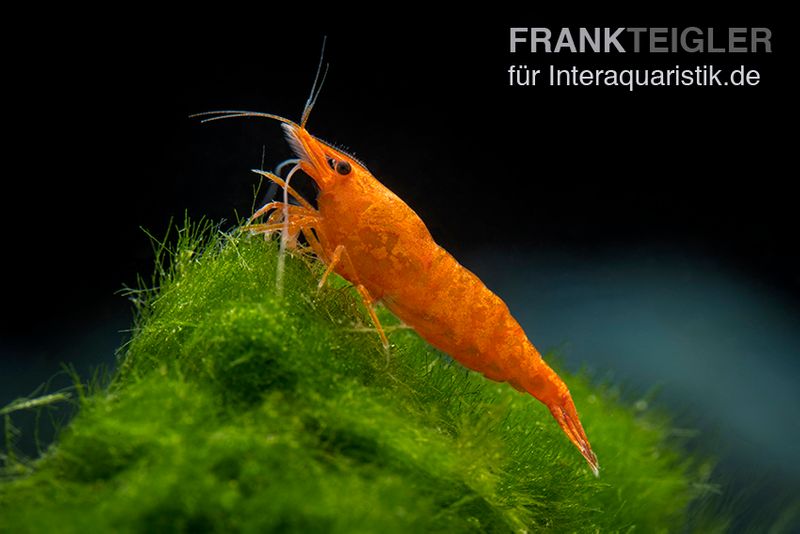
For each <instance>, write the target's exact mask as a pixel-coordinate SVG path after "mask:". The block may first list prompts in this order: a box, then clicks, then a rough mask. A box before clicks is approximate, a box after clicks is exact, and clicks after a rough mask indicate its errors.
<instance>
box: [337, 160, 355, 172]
mask: <svg viewBox="0 0 800 534" xmlns="http://www.w3.org/2000/svg"><path fill="white" fill-rule="evenodd" d="M351 170H353V169H352V168H351V167H350V164H349V163H347V162H346V161H339V162H337V163H336V172H338V173H339V174H341V175H345V174H350V171H351Z"/></svg>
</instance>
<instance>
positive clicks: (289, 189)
mask: <svg viewBox="0 0 800 534" xmlns="http://www.w3.org/2000/svg"><path fill="white" fill-rule="evenodd" d="M253 172H254V173H256V174H260V175H261V176H263V177H264V178H267V179H269V180H271V181H273V182H275V183H276V184H278V185H279V186H281V187H282V188H283V189H285V190H286V192H287V193H289V194H290V195H292V197H294V198H295V200H297V201H298V202H299V203H300V205H302V206H303V207H304V208H306V209H307V210H310V211H316V210H315V209H314V206H312V205H311V203H310V202H309V201H308V200H306V199H304V198H303V197H302V196H300V193H298V192H297V191H295V190H294V188H292V186H290V185H288V184H287V183H286V182H285V181H284V180H283V178H281V177H279V176H278V175H276V174H273V173H271V172H267V171H259V170H253ZM262 209H263V208H262ZM259 211H260V210H259Z"/></svg>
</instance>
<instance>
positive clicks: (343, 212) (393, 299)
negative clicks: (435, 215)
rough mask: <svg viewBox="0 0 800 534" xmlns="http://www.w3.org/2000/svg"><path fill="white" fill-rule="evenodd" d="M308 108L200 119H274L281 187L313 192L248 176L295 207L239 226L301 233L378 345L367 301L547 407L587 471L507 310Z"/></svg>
mask: <svg viewBox="0 0 800 534" xmlns="http://www.w3.org/2000/svg"><path fill="white" fill-rule="evenodd" d="M311 105H313V100H311V99H309V103H307V105H306V110H305V111H304V113H303V120H302V122H301V123H300V124H297V123H295V122H293V121H291V120H288V119H285V118H283V117H279V116H277V115H271V114H266V113H255V112H238V111H233V112H231V111H229V112H210V113H208V114H206V119H205V120H216V119H221V118H230V117H243V116H247V117H266V118H269V119H274V120H277V121H279V122H281V123H282V126H283V129H284V131H285V134H286V138H287V140H288V142H289V144H290V145H291V148H292V149H293V151H294V153H295V155H296V157H297V163H296V165H295V168H294V169H292V171H291V172H290V173H289V176H288V177H287V181H288V178H289V177H290V176H291V174H293V173H294V171H295V170H302V171H303V172H305V173H306V174H307V175H309V176H310V177H311V178H312V179H313V180H314V182H316V185H317V186H318V188H319V195H318V197H317V208H314V207H313V206H312V205H311V203H309V202H307V201H306V200H304V199H302V197H300V195H298V194H297V192H296V191H295V190H293V189H292V188H291V186H289V185H288V184H287V183H286V182H285V181H284V180H282V179H281V178H280V177H278V176H277V175H275V174H272V173H269V172H264V171H257V172H259V173H260V174H263V175H264V176H265V177H267V178H269V179H271V180H273V181H274V182H276V183H277V184H278V185H280V186H281V187H284V191H285V193H286V194H289V195H291V196H293V197H295V198H296V199H297V201H298V202H299V205H294V204H292V205H289V204H288V203H286V202H272V203H270V204H267V205H266V206H264V208H262V209H261V210H259V211H258V212H256V214H255V216H261V215H265V214H266V215H268V217H267V219H266V222H263V223H259V224H251V225H249V226H248V227H247V229H249V230H251V231H253V232H272V231H276V230H280V229H283V230H284V239H287V238H288V239H290V240H292V241H293V240H295V239H297V236H298V235H299V234H300V233H302V234H303V235H304V236H305V237H306V240H307V241H308V243H309V245H310V247H311V248H312V249H313V250H314V252H315V253H316V255H317V256H319V258H320V259H321V260H322V261H323V262H324V263H325V264H326V265H327V269H326V271H325V274H324V275H323V277H322V280H321V281H320V285H321V284H323V283H324V282H325V279H326V278H327V276H328V275H329V274H330V273H331V272H335V273H337V274H339V275H341V276H342V277H344V278H345V279H347V280H348V281H349V282H351V283H352V284H353V285H354V286H355V288H356V289H357V290H358V293H359V294H360V295H361V298H362V299H363V301H364V304H365V306H366V309H367V310H368V312H369V315H370V318H371V319H372V321H373V323H374V325H375V328H376V330H377V332H378V334H379V335H380V337H381V340H382V341H383V343H384V346H388V341H387V338H386V335H385V333H384V330H383V328H382V327H381V325H380V322H379V321H378V318H377V316H376V315H375V311H374V309H373V307H374V305H375V303H377V302H382V303H383V304H384V305H385V306H386V307H388V308H389V309H390V310H391V311H392V312H393V313H394V314H395V315H397V316H398V317H399V318H400V319H401V320H402V321H403V322H405V323H406V324H407V325H408V326H410V327H412V328H414V330H416V331H417V333H418V334H419V335H420V336H422V337H423V338H424V339H425V340H426V341H428V342H429V343H430V344H431V345H433V346H434V347H436V348H438V349H439V350H441V351H443V352H445V353H447V354H449V355H450V356H451V357H452V358H454V359H455V360H457V361H458V362H460V363H461V364H462V365H464V366H465V367H467V368H469V369H472V370H474V371H477V372H480V373H482V374H483V375H485V376H486V377H487V378H489V379H491V380H496V381H498V382H508V383H509V384H510V385H511V386H512V387H514V388H515V389H517V390H519V391H522V392H527V393H529V394H530V395H533V396H534V397H535V398H536V399H538V400H539V401H541V402H542V403H543V404H545V405H546V406H547V407H548V408H549V410H550V413H551V414H552V415H553V417H554V418H555V420H556V422H557V423H558V425H559V426H560V427H561V429H562V430H563V431H564V433H565V434H566V435H567V437H568V438H569V440H570V441H571V442H572V443H573V444H574V445H575V447H577V449H578V450H579V451H580V453H581V454H582V455H583V457H584V458H585V459H586V461H587V462H588V463H589V466H590V467H591V469H592V471H593V472H594V474H595V475H597V474H598V469H599V467H598V463H597V456H596V455H595V454H594V452H592V447H591V445H590V444H589V439H588V438H587V437H586V433H585V432H584V430H583V426H582V425H581V422H580V419H579V418H578V411H577V409H576V408H575V404H574V403H573V401H572V397H571V395H570V393H569V389H568V388H567V386H566V384H565V383H564V381H563V380H561V378H560V377H559V376H558V375H557V374H556V373H555V371H553V370H552V369H551V368H550V367H549V366H548V365H547V363H546V362H545V361H544V360H543V359H542V357H541V355H540V354H539V352H538V351H537V350H536V348H535V347H534V346H533V344H532V343H531V342H530V341H529V340H528V337H527V336H526V335H525V332H524V331H523V329H522V327H521V326H520V325H519V323H518V322H517V321H516V320H515V319H514V317H512V315H511V313H510V312H509V310H508V306H506V304H505V303H504V302H503V300H502V299H500V297H498V296H497V295H495V294H494V293H492V291H490V290H489V289H488V288H487V287H486V286H485V285H484V284H483V282H481V280H480V279H479V278H478V277H477V276H476V275H475V274H473V273H472V272H470V271H469V270H468V269H466V268H465V267H463V266H462V265H460V264H459V263H458V262H457V261H456V260H455V258H453V256H451V255H450V254H449V253H448V252H447V251H446V250H444V249H443V248H442V247H440V246H439V245H437V244H436V242H435V241H434V240H433V237H431V234H430V232H429V231H428V229H427V227H426V226H425V223H423V222H422V220H421V219H420V218H419V216H418V215H417V214H416V213H415V212H414V210H412V209H411V208H410V207H409V206H408V205H406V203H405V202H403V200H401V199H400V198H399V197H398V196H397V195H395V194H394V193H393V192H392V191H390V190H389V189H388V188H386V187H385V186H384V185H382V184H381V183H380V182H379V181H378V180H377V179H376V178H375V177H374V176H373V175H372V174H371V173H370V172H369V170H367V168H366V167H365V166H364V165H363V164H362V163H360V162H359V161H358V160H356V159H355V158H353V157H352V156H350V155H348V154H346V153H344V152H342V151H341V150H338V149H336V148H333V147H332V146H331V145H329V144H328V143H325V142H323V141H321V140H319V139H317V138H315V137H314V136H313V135H311V134H310V133H309V132H308V130H307V129H306V127H305V122H306V119H307V118H308V113H309V111H310V107H311ZM284 198H286V197H284ZM278 212H280V213H282V214H283V215H276V213H278ZM251 220H252V218H251Z"/></svg>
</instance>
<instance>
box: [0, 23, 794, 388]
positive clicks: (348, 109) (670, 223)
mask: <svg viewBox="0 0 800 534" xmlns="http://www.w3.org/2000/svg"><path fill="white" fill-rule="evenodd" d="M385 9H386V11H385V12H381V13H374V14H372V13H369V12H365V13H363V14H362V16H361V17H359V18H355V17H353V16H351V15H344V14H340V13H320V15H321V16H320V17H319V18H318V20H316V21H314V22H310V21H308V20H307V19H306V17H305V16H297V15H294V16H293V17H289V16H287V15H285V14H282V13H280V14H279V13H261V12H259V13H257V12H244V11H243V12H238V13H232V12H231V13H223V12H215V13H201V14H192V15H186V16H185V17H184V16H182V17H167V16H165V15H164V14H163V13H156V12H147V13H123V12H120V13H100V14H98V13H92V14H88V13H87V14H81V13H69V14H64V17H65V19H64V20H58V15H57V14H53V15H52V17H49V18H48V20H47V21H46V22H45V23H39V24H35V25H33V26H32V27H31V28H30V31H28V32H26V38H25V39H23V40H20V41H19V42H18V43H17V46H15V47H14V48H13V49H11V54H10V56H9V59H8V62H7V65H6V71H7V76H6V82H5V83H6V85H7V88H8V89H10V95H11V97H10V98H9V99H8V101H7V106H8V110H7V114H8V117H10V120H9V125H8V130H7V131H9V132H10V133H11V136H10V137H12V138H13V141H12V142H11V143H10V145H8V147H9V148H10V152H9V162H10V163H9V164H8V165H7V166H6V168H5V172H4V181H3V187H4V189H5V193H4V194H3V198H4V202H3V204H4V207H3V210H2V212H3V221H2V222H3V228H4V229H5V232H6V239H5V242H4V253H3V262H2V263H3V269H4V273H3V274H4V276H3V281H4V299H3V305H2V309H3V315H2V323H1V324H0V328H1V330H0V335H2V339H3V354H2V358H3V361H2V364H3V367H2V368H1V369H0V373H3V374H4V375H5V380H4V381H3V383H4V384H12V383H13V387H12V386H11V385H9V386H6V387H7V389H6V391H4V392H3V395H1V396H0V401H2V403H5V402H6V401H7V400H10V398H13V397H14V396H16V395H21V394H25V393H28V392H30V390H31V389H32V388H33V387H35V386H36V385H37V384H38V383H40V382H42V381H44V380H46V379H47V378H48V377H49V376H50V375H51V374H52V373H53V372H54V371H55V370H57V369H58V364H59V363H60V362H61V361H80V362H83V363H86V364H87V365H88V364H89V363H94V362H99V361H111V359H112V356H113V354H111V352H112V351H109V350H107V346H111V347H113V346H115V345H117V344H118V342H119V341H121V340H122V339H123V338H124V336H125V334H124V333H123V334H119V333H118V332H117V330H118V329H119V328H124V327H125V325H127V324H128V323H129V319H130V311H129V309H130V307H129V305H128V303H127V302H126V301H125V299H124V298H122V297H121V296H119V295H115V292H116V291H118V290H119V289H120V288H121V287H122V286H123V285H135V284H136V276H137V274H144V275H149V273H150V271H151V268H152V261H153V254H152V249H151V244H150V241H149V239H148V238H147V237H146V235H145V234H144V232H143V231H142V229H141V228H142V227H144V228H146V229H148V230H149V231H150V232H151V233H153V234H154V235H156V236H162V235H163V234H164V232H165V231H166V228H167V225H168V221H169V220H170V218H174V219H176V220H179V221H180V220H183V218H184V214H187V213H188V215H189V216H190V217H191V218H192V219H199V218H200V217H206V218H209V219H211V220H215V221H219V220H223V219H224V220H225V221H227V222H224V223H223V224H222V227H223V228H230V227H232V226H233V224H234V221H235V219H236V214H237V213H238V214H239V215H247V214H248V212H249V211H250V210H251V207H252V205H253V202H254V199H253V196H254V193H253V188H254V186H255V185H256V184H257V183H258V177H257V176H256V175H254V174H252V173H251V172H250V169H252V168H256V167H259V166H261V164H262V150H264V149H265V150H266V158H265V167H266V168H270V167H272V166H274V164H275V163H277V162H279V161H281V160H283V159H285V158H286V157H289V156H290V155H291V154H290V153H289V151H288V149H287V147H286V146H285V142H284V141H283V139H282V135H281V131H280V128H279V127H278V126H277V124H275V123H271V122H269V121H259V120H232V121H220V122H216V123H211V124H205V125H202V124H200V123H199V122H198V121H197V120H192V119H189V118H188V115H190V114H191V113H196V112H201V111H207V110H217V109H252V110H257V111H265V112H271V113H276V114H279V115H283V116H286V117H289V118H293V119H298V118H299V115H300V113H301V111H302V108H303V104H304V102H305V100H306V98H307V96H308V92H309V90H310V88H311V83H312V81H313V78H314V71H315V69H316V65H317V61H318V58H319V52H320V45H321V42H322V37H323V35H327V36H328V48H327V51H326V59H327V61H328V62H330V71H329V74H328V77H327V80H326V82H325V86H324V88H323V90H322V93H321V96H320V98H319V101H318V104H317V107H316V108H315V110H314V112H313V113H312V116H311V119H310V122H309V125H308V126H309V129H310V130H311V131H312V132H313V133H314V134H315V135H317V136H318V137H320V138H322V139H325V140H327V141H330V142H332V143H335V144H337V145H339V146H344V147H346V148H347V149H348V150H349V151H351V152H353V153H355V155H356V156H357V157H359V159H362V160H363V161H364V162H365V163H366V164H367V166H368V167H369V168H370V170H371V171H372V173H373V174H374V175H375V176H376V177H377V178H379V179H380V180H381V181H382V182H383V183H384V184H386V185H387V186H389V187H390V188H391V189H392V190H393V191H395V192H396V193H397V194H398V195H399V196H400V197H401V198H403V199H405V200H406V201H407V203H408V204H409V205H410V206H411V207H412V208H414V209H415V210H416V211H417V212H418V213H419V214H420V216H421V217H422V218H423V220H425V221H426V223H427V224H428V226H429V228H430V230H431V232H432V233H433V235H434V237H435V238H436V240H437V241H438V242H439V243H440V244H442V245H443V246H444V247H445V248H447V249H448V250H449V251H450V252H451V253H453V254H454V255H455V256H456V257H457V258H458V257H470V255H474V254H476V253H479V252H480V251H481V250H483V249H484V248H486V247H494V248H495V249H498V248H499V249H505V250H509V251H511V252H515V251H516V252H519V251H530V250H542V249H547V250H569V251H571V252H573V253H578V254H580V253H582V252H584V251H585V252H586V253H587V254H589V253H591V252H592V251H597V250H624V249H627V248H632V247H636V246H638V245H641V244H659V245H663V246H665V247H669V248H673V249H676V250H684V251H700V252H702V253H703V254H705V255H708V256H711V257H714V258H715V259H716V260H717V261H719V262H722V263H724V264H726V265H728V266H730V267H731V268H732V269H736V270H737V271H739V272H741V273H742V274H743V275H744V276H747V277H750V278H751V279H752V280H754V281H755V282H756V283H758V284H760V285H762V286H764V287H768V288H770V289H771V290H774V291H776V292H779V293H781V294H783V295H784V296H786V297H787V298H789V299H793V300H792V301H793V302H796V299H797V298H798V297H800V276H798V272H799V271H798V268H799V267H800V252H798V249H797V246H796V244H797V239H796V231H797V227H798V225H797V223H796V220H797V215H796V204H797V202H796V198H797V197H796V195H795V193H794V187H793V185H794V184H793V182H794V181H795V179H796V178H795V176H796V170H795V169H794V165H793V163H794V151H795V145H796V134H795V125H796V120H795V115H796V113H795V111H796V104H795V103H794V101H793V98H791V95H792V93H793V92H796V91H795V88H794V85H793V83H794V75H793V72H792V69H793V68H794V64H795V56H794V54H793V51H790V47H791V46H793V43H792V42H791V39H792V37H791V32H790V31H789V30H788V28H787V25H786V23H785V20H786V19H785V18H784V17H782V16H781V14H779V13H769V12H760V13H755V12H752V10H751V11H749V12H732V11H725V12H717V13H700V12H697V11H684V12H683V13H680V14H677V13H674V12H668V11H664V12H650V13H633V12H626V13H624V14H620V13H617V14H613V13H609V12H607V11H603V12H597V13H587V12H584V11H580V10H564V11H563V12H561V13H554V12H546V13H545V12H543V11H539V12H537V13H523V12H522V11H519V10H508V11H507V12H505V13H502V12H500V13H482V12H474V13H463V12H462V13H459V14H458V16H457V17H456V16H455V15H454V16H453V17H446V16H437V17H432V16H431V15H430V14H429V13H426V12H420V11H415V12H409V11H404V10H401V9H399V8H397V7H387V8H385ZM309 11H310V10H309ZM84 15H85V17H84ZM90 15H91V16H90ZM96 17H100V18H99V19H98V18H96ZM509 26H536V27H551V28H560V27H563V26H569V27H571V28H577V27H580V26H588V27H594V26H600V27H603V26H611V27H620V26H628V27H632V26H658V27H671V26H677V27H685V26H699V27H701V28H702V27H710V26H713V27H715V28H720V29H725V28H727V27H739V26H742V27H753V26H766V27H769V28H771V29H772V32H773V39H772V46H773V53H772V54H717V55H710V54H665V55H652V54H639V55H634V54H624V55H622V54H617V55H614V54H609V55H605V54H603V55H594V54H587V55H572V54H568V53H562V54H558V55H555V54H553V55H544V54H539V55H536V56H532V55H530V54H526V53H525V52H521V53H518V54H516V55H513V56H512V55H511V54H509V52H508V28H509ZM512 63H513V64H527V65H529V66H531V67H533V68H546V67H547V65H549V64H551V63H552V64H555V65H556V66H557V67H563V68H567V67H570V66H572V65H573V64H575V65H579V66H585V67H590V68H604V67H617V68H636V67H641V68H659V67H661V68H669V67H673V66H674V65H676V64H680V65H681V66H686V67H693V66H695V65H702V64H714V65H716V66H718V67H737V66H739V65H741V64H744V65H745V66H747V67H748V68H756V69H758V70H759V72H760V74H761V79H762V81H761V83H760V84H759V85H758V86H757V87H678V88H676V87H671V88H640V89H636V90H634V92H632V93H630V92H628V91H627V90H626V89H623V88H594V87H592V88H589V87H577V88H564V87H561V88H549V87H537V88H530V87H528V88H524V87H517V88H509V87H508V86H507V80H508V75H507V72H506V69H507V68H508V65H510V64H512ZM467 266H469V265H467ZM104 321H105V322H104ZM98 325H100V326H99V327H98ZM99 331H104V332H105V334H104V335H106V336H107V337H106V338H105V339H106V341H105V342H99V341H98V344H97V346H98V347H100V348H101V349H102V353H96V352H95V351H92V350H88V352H86V351H84V352H81V353H79V354H73V353H69V352H68V351H66V352H65V348H64V347H65V346H66V345H70V344H75V339H76V336H79V335H80V333H81V332H99ZM98 336H100V334H98ZM109 336H110V337H109ZM104 343H105V344H104ZM109 343H110V345H109ZM81 346H83V347H86V346H91V343H89V344H88V345H87V344H83V345H81ZM65 354H69V356H65ZM31 369H33V370H34V371H31ZM15 376H19V377H20V378H19V380H18V381H15V380H14V379H13V378H10V377H15Z"/></svg>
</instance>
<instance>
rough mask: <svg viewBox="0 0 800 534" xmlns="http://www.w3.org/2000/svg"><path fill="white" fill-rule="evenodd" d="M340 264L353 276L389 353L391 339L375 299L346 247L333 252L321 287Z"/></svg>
mask: <svg viewBox="0 0 800 534" xmlns="http://www.w3.org/2000/svg"><path fill="white" fill-rule="evenodd" d="M339 262H342V263H344V267H345V268H346V269H347V272H349V273H350V274H351V275H352V277H353V279H352V280H350V281H351V282H352V283H353V285H354V286H355V288H356V290H357V291H358V294H359V295H361V300H362V301H363V302H364V307H365V308H367V313H369V318H370V319H372V324H373V325H375V329H376V330H377V331H378V335H379V336H380V338H381V343H383V348H384V350H386V351H388V350H389V339H388V338H387V337H386V332H384V330H383V326H381V322H380V320H378V315H377V314H376V313H375V306H374V305H375V298H374V297H373V296H372V295H371V294H370V292H369V290H368V289H367V288H366V287H364V285H363V284H362V283H361V282H360V280H359V279H358V273H356V270H355V268H354V267H353V262H352V261H351V260H350V256H349V255H348V254H347V249H346V248H345V247H344V245H339V246H337V247H336V249H335V250H334V251H333V255H332V256H331V261H330V263H329V265H328V269H326V271H325V274H324V275H323V277H322V280H320V287H322V284H323V283H324V282H325V280H326V279H327V278H328V275H329V274H330V271H332V270H333V268H334V267H335V266H336V264H337V263H339Z"/></svg>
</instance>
